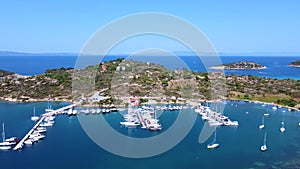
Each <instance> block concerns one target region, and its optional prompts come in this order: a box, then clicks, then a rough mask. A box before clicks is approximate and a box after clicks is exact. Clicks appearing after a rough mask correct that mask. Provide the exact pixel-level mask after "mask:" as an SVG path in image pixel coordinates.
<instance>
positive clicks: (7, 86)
mask: <svg viewBox="0 0 300 169" xmlns="http://www.w3.org/2000/svg"><path fill="white" fill-rule="evenodd" d="M256 67H257V66H256ZM260 67H261V66H260ZM91 69H95V70H96V71H97V73H96V74H95V79H94V81H95V88H94V89H93V91H89V92H90V93H82V92H81V91H76V90H74V88H73V89H72V79H73V80H74V77H73V78H72V75H73V73H74V69H73V68H59V69H49V70H46V71H45V73H43V74H39V75H34V76H21V75H17V74H15V73H12V72H8V71H4V70H2V71H0V99H1V100H7V101H20V102H32V101H49V100H53V101H74V99H76V98H77V99H78V98H80V99H82V104H83V105H94V106H101V107H111V106H114V105H123V106H124V105H126V103H128V100H129V99H130V98H134V99H138V100H139V102H140V103H145V102H147V103H150V102H151V103H188V102H199V101H209V100H217V99H230V100H252V101H262V102H269V103H277V104H280V105H285V106H289V107H295V108H299V107H300V92H299V86H300V81H297V80H292V79H284V80H278V79H272V78H264V77H257V76H252V75H247V76H238V75H227V76H225V75H224V74H223V73H220V72H212V73H203V72H193V71H190V70H188V69H181V70H179V69H177V70H169V69H167V68H165V67H164V66H162V65H159V64H154V63H150V62H147V63H146V62H138V61H134V60H124V59H121V58H120V59H116V60H111V61H107V62H102V63H100V64H97V65H94V66H89V67H87V68H85V69H81V70H76V71H79V72H80V73H82V74H86V76H87V77H86V78H88V76H90V75H91V74H90V73H89V72H90V70H91ZM76 71H75V72H76ZM81 79H85V77H81ZM80 86H81V88H85V87H88V86H86V84H85V81H82V84H80ZM73 87H74V81H73Z"/></svg>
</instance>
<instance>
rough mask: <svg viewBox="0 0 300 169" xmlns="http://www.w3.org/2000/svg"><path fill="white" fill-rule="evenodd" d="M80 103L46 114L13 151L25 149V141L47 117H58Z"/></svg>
mask: <svg viewBox="0 0 300 169" xmlns="http://www.w3.org/2000/svg"><path fill="white" fill-rule="evenodd" d="M77 105H78V103H74V104H71V105H68V106H65V107H62V108H59V109H56V110H52V111H50V112H47V113H44V114H43V115H42V117H41V118H40V120H39V121H38V122H37V123H36V124H35V125H34V126H33V127H32V129H31V130H29V132H28V133H27V134H26V135H25V136H24V137H23V138H22V140H21V141H20V142H19V143H18V144H17V145H16V146H15V147H14V148H13V150H15V151H16V150H20V149H22V148H23V146H24V142H25V140H26V139H27V138H28V137H29V136H30V135H31V134H32V133H33V131H34V130H35V129H36V128H38V127H39V125H40V124H41V123H42V122H43V120H44V119H45V118H46V117H49V116H53V115H58V114H60V113H62V112H63V111H64V110H66V109H71V108H73V107H75V106H77Z"/></svg>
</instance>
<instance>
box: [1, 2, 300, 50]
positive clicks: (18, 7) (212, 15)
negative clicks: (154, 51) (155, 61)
mask: <svg viewBox="0 0 300 169" xmlns="http://www.w3.org/2000/svg"><path fill="white" fill-rule="evenodd" d="M299 8H300V1H298V0H286V1H283V0H263V1H262V0H248V1H240V0H226V1H218V0H207V1H201V0H198V1H197V0H195V1H191V0H190V1H189V0H187V1H179V0H178V1H176V0H160V1H158V0H156V1H149V0H130V1H126V2H125V1H121V0H120V1H116V0H110V1H98V0H95V1H78V2H76V1H59V0H45V1H37V0H27V1H14V0H9V1H8V0H4V1H1V3H0V21H1V29H0V30H1V31H0V50H2V51H3V50H4V51H19V52H76V53H77V52H80V50H81V48H82V47H83V46H84V44H85V42H86V41H87V40H88V39H89V37H90V36H92V34H93V33H94V32H96V31H97V30H98V29H99V28H101V27H103V26H105V25H106V24H108V23H109V22H111V21H113V20H116V19H118V18H120V17H123V16H126V15H129V14H134V13H138V12H163V13H169V14H172V15H175V16H178V17H181V18H183V19H186V20H187V21H189V22H191V23H193V24H194V25H196V26H197V27H198V28H199V29H200V30H201V31H202V32H203V33H204V34H205V35H206V36H207V37H208V38H209V39H210V41H211V42H212V43H213V45H214V46H215V48H216V50H217V51H218V52H230V53H234V52H272V53H276V52H296V53H300V32H299V30H300V22H299V18H300V10H299ZM140 39H143V38H140ZM156 40H157V39H156V38H152V39H151V38H150V40H148V43H149V44H151V43H155V41H156ZM142 41H144V40H142ZM134 43H136V45H138V44H140V43H139V39H137V40H135V41H132V42H131V45H123V46H124V47H123V48H122V46H121V47H119V48H118V52H122V51H126V50H129V51H130V50H135V48H134V46H135V44H134ZM147 45H148V44H147V43H146V44H145V47H146V46H147ZM129 48H131V49H129ZM169 48H170V50H173V51H179V50H185V49H184V48H181V46H180V45H177V44H176V43H173V44H172V43H169Z"/></svg>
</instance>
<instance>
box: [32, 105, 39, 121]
mask: <svg viewBox="0 0 300 169" xmlns="http://www.w3.org/2000/svg"><path fill="white" fill-rule="evenodd" d="M39 119H40V117H39V116H36V115H35V107H33V116H31V120H32V121H38V120H39Z"/></svg>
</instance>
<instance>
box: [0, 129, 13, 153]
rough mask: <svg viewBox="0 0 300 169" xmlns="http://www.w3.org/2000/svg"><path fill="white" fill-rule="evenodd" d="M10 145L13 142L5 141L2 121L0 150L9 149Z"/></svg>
mask: <svg viewBox="0 0 300 169" xmlns="http://www.w3.org/2000/svg"><path fill="white" fill-rule="evenodd" d="M11 145H13V143H10V142H8V141H5V130H4V123H2V142H0V150H9V149H11Z"/></svg>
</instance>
